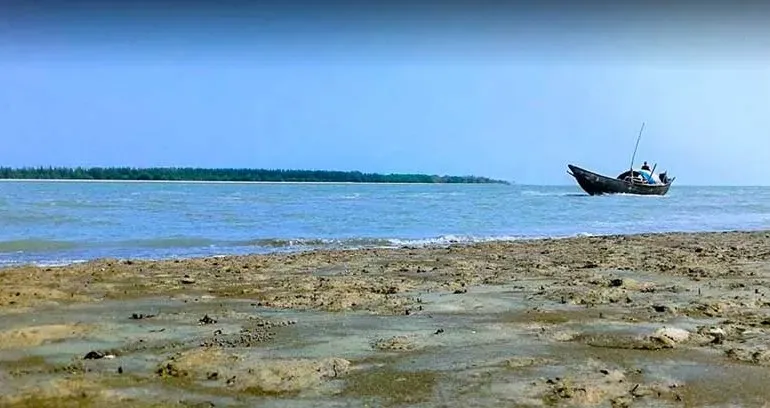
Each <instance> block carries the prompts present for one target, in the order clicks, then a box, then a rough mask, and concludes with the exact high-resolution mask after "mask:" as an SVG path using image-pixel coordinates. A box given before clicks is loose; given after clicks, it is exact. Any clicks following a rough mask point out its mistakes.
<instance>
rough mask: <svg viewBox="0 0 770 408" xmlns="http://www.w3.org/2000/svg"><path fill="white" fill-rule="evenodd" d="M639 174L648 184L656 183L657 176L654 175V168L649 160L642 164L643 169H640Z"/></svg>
mask: <svg viewBox="0 0 770 408" xmlns="http://www.w3.org/2000/svg"><path fill="white" fill-rule="evenodd" d="M639 174H640V175H641V176H642V178H643V179H644V181H645V182H646V183H647V184H655V178H654V177H653V176H652V170H650V166H649V165H648V164H647V162H644V164H642V169H641V170H640V171H639Z"/></svg>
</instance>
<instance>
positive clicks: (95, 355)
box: [83, 350, 115, 360]
mask: <svg viewBox="0 0 770 408" xmlns="http://www.w3.org/2000/svg"><path fill="white" fill-rule="evenodd" d="M103 358H106V359H113V358H115V355H114V354H107V353H103V352H101V351H96V350H92V351H89V352H88V353H86V355H85V356H84V357H83V359H84V360H101V359H103Z"/></svg>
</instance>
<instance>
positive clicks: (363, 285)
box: [0, 232, 770, 408]
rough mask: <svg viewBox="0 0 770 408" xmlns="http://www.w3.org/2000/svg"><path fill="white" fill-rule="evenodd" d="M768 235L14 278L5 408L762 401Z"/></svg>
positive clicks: (1, 354)
mask: <svg viewBox="0 0 770 408" xmlns="http://www.w3.org/2000/svg"><path fill="white" fill-rule="evenodd" d="M768 384H770V233H768V232H751V233H748V232H747V233H738V232H730V233H709V234H660V235H639V236H612V237H585V238H575V239H565V240H538V241H522V242H506V243H499V242H498V243H484V244H478V245H471V246H460V245H458V246H450V247H442V248H401V249H388V250H386V249H369V250H355V251H316V252H309V253H302V254H292V255H268V256H241V257H221V258H205V259H190V260H177V261H160V262H151V261H134V260H109V259H108V260H98V261H94V262H90V263H86V264H77V265H70V266H65V267H56V268H48V267H40V268H39V267H16V268H7V269H2V270H0V406H8V407H103V406H110V407H115V408H117V407H214V406H216V407H223V406H235V407H251V406H260V407H311V406H313V407H343V406H406V405H409V406H424V407H435V406H464V407H474V406H510V407H517V406H520V407H538V406H607V407H609V406H612V407H631V406H633V407H637V406H638V407H661V406H662V407H667V406H671V407H683V406H684V407H704V406H709V407H723V406H724V407H727V406H763V404H764V402H765V401H770V387H768V386H767V385H768Z"/></svg>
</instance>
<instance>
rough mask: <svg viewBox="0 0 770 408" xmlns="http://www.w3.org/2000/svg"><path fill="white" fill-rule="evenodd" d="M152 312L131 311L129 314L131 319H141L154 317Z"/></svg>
mask: <svg viewBox="0 0 770 408" xmlns="http://www.w3.org/2000/svg"><path fill="white" fill-rule="evenodd" d="M155 316H156V315H154V314H144V313H132V314H131V320H142V319H150V318H153V317H155Z"/></svg>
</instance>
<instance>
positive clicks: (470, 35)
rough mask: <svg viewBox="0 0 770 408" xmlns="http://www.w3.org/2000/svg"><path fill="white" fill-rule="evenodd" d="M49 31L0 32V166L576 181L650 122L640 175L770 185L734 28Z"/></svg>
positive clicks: (747, 63)
mask: <svg viewBox="0 0 770 408" xmlns="http://www.w3.org/2000/svg"><path fill="white" fill-rule="evenodd" d="M41 21H42V20H41ZM41 21H38V22H37V23H34V22H30V23H28V24H27V25H23V24H17V25H16V26H11V29H10V30H7V31H5V33H6V34H5V35H4V36H3V37H2V38H1V39H0V73H1V74H2V75H0V89H2V91H1V92H0V135H2V139H1V140H2V141H3V143H2V149H0V164H1V165H10V166H27V165H35V166H37V165H66V166H76V165H82V166H119V165H121V166H122V165H129V166H203V167H260V168H313V169H338V170H362V171H371V172H424V173H439V174H454V175H462V174H474V175H483V176H490V177H495V178H503V179H507V180H513V181H516V182H518V183H532V184H571V183H572V182H573V181H572V179H571V178H569V176H568V175H567V174H566V164H567V163H574V164H578V165H582V166H584V167H588V168H591V169H594V170H598V171H600V172H605V173H609V174H611V175H615V174H617V173H619V172H621V171H623V170H624V169H625V168H627V166H628V164H629V160H630V155H631V153H632V150H633V145H634V142H635V139H636V135H637V132H638V129H639V126H640V125H641V123H642V122H643V121H644V122H646V128H645V133H644V135H643V138H642V142H641V144H640V147H639V153H638V155H637V162H638V163H641V161H642V160H648V161H650V162H651V163H653V162H656V163H658V166H659V167H658V168H659V169H664V170H668V171H669V172H670V173H671V174H673V175H676V176H677V177H678V178H679V180H681V183H683V184H731V185H759V184H768V181H767V177H766V175H767V174H769V173H768V171H767V166H766V162H767V161H768V159H770V65H768V62H770V60H769V59H767V58H766V57H765V56H764V54H763V53H761V52H759V50H760V49H761V46H762V44H758V43H756V42H754V43H752V42H751V41H750V40H751V39H752V38H754V39H756V38H757V37H756V36H754V37H750V36H749V37H747V36H745V35H744V36H741V35H738V34H740V33H736V32H735V29H736V27H737V25H732V26H729V27H727V28H728V29H732V31H731V32H730V33H731V34H730V35H727V36H725V35H724V33H722V32H719V31H716V32H715V31H714V30H713V29H710V30H705V29H704V30H702V31H699V32H696V33H693V32H689V34H688V32H686V30H678V31H677V30H675V28H676V26H671V27H668V28H667V27H663V26H657V27H656V29H657V31H656V33H657V34H658V35H657V36H652V37H650V36H644V35H643V33H644V30H642V29H641V28H639V27H637V29H636V30H632V29H629V30H623V29H621V28H618V27H614V28H612V29H609V30H605V31H604V32H600V31H597V30H593V31H591V30H585V29H584V30H582V31H581V30H579V29H574V30H573V31H569V30H568V29H565V30H563V31H559V30H557V29H551V30H550V31H549V30H545V31H537V30H535V29H534V28H532V27H536V25H532V26H528V27H530V28H529V29H526V30H523V31H522V32H519V33H518V34H516V33H514V32H512V31H511V30H510V27H511V26H510V25H505V24H503V23H500V24H498V25H494V24H491V25H487V26H486V27H487V31H486V32H484V33H479V32H478V31H476V32H471V31H469V30H455V31H452V30H449V29H447V30H443V31H442V30H438V29H435V27H428V28H424V27H423V28H422V30H420V25H419V24H413V25H411V26H409V27H411V30H410V29H406V28H404V27H406V26H403V27H402V26H399V27H398V29H391V30H385V29H382V27H380V29H379V30H376V29H375V30H369V31H365V30H362V29H361V27H357V28H355V29H350V30H348V31H345V30H341V29H339V28H337V29H336V30H337V31H335V28H334V27H333V26H332V25H328V24H327V25H322V24H316V25H315V26H313V27H314V28H315V31H313V30H310V29H307V26H304V25H303V24H301V23H297V22H295V23H294V25H291V24H288V23H286V24H283V25H277V26H276V27H278V26H280V29H274V30H273V31H272V32H267V31H263V32H259V31H258V30H255V31H244V30H241V31H237V30H235V31H233V32H226V30H225V29H224V28H223V27H226V26H225V25H212V26H210V27H209V28H211V27H214V28H218V29H220V31H216V30H214V33H213V34H209V35H205V33H206V27H207V26H205V25H204V26H201V25H200V24H201V22H200V21H199V22H198V25H197V26H194V25H192V22H189V21H188V22H187V23H185V24H182V23H179V24H176V25H174V26H173V27H170V28H168V27H167V28H166V30H165V31H164V30H163V29H161V28H158V26H157V25H153V24H145V25H144V26H137V25H134V26H130V27H128V26H126V27H122V28H113V29H112V30H110V24H107V22H106V20H105V19H101V20H98V23H93V24H92V25H90V26H89V25H88V24H76V23H75V20H72V19H70V20H64V19H62V20H61V21H58V23H57V24H54V22H53V20H51V21H47V22H44V23H43V22H41ZM148 21H149V20H148ZM146 22H147V21H145V23H146ZM35 24H37V25H35ZM247 26H248V25H247V24H244V25H243V27H247ZM31 27H35V28H37V29H36V30H33V29H31ZM201 27H203V28H201ZM243 27H242V28H243ZM394 27H395V26H394ZM447 27H450V26H449V25H447ZM704 27H705V26H704ZM573 28H574V27H573ZM153 30H155V31H153ZM495 30H497V31H495ZM506 30H507V31H506ZM648 31H649V30H648ZM474 33H475V34H474ZM698 33H700V34H703V33H710V35H711V36H710V37H707V38H703V37H697V36H698ZM755 34H756V33H755ZM642 38H644V41H642ZM698 38H700V40H699V42H696V39H698Z"/></svg>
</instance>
